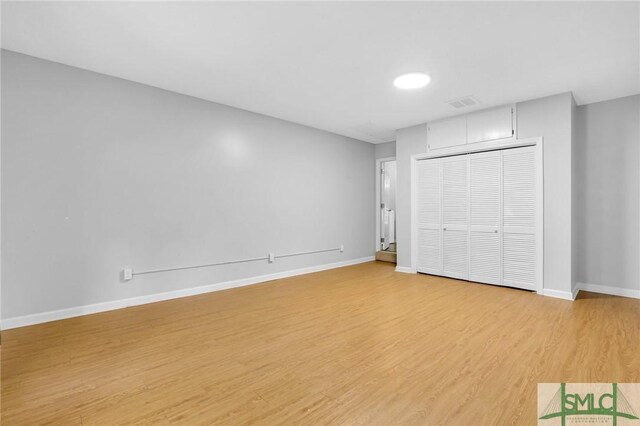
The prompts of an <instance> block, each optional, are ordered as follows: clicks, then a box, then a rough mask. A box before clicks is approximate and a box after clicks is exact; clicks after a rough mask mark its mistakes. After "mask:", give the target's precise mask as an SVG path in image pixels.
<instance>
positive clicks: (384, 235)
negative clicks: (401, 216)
mask: <svg viewBox="0 0 640 426" xmlns="http://www.w3.org/2000/svg"><path fill="white" fill-rule="evenodd" d="M396 176H397V168H396V161H395V160H392V161H385V162H383V163H382V164H381V170H380V246H381V248H382V250H388V249H389V248H390V247H389V245H390V244H394V243H395V242H396ZM394 251H395V250H394Z"/></svg>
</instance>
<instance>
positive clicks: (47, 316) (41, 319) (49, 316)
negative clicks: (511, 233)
mask: <svg viewBox="0 0 640 426" xmlns="http://www.w3.org/2000/svg"><path fill="white" fill-rule="evenodd" d="M373 260H375V256H367V257H361V258H358V259H350V260H344V261H341V262H335V263H326V264H323V265H317V266H309V267H306V268H299V269H292V270H289V271H282V272H276V273H273V274H267V275H259V276H255V277H249V278H240V279H237V280H233V281H224V282H219V283H215V284H209V285H204V286H198V287H190V288H185V289H180V290H173V291H168V292H164V293H155V294H149V295H145V296H137V297H131V298H128V299H119V300H112V301H109V302H101V303H95V304H91V305H83V306H75V307H72V308H66V309H60V310H56V311H48V312H41V313H38V314H31V315H24V316H19V317H13V318H6V319H3V320H2V330H9V329H12V328H18V327H26V326H29V325H35V324H42V323H45V322H50V321H58V320H62V319H67V318H74V317H79V316H83V315H91V314H97V313H100V312H107V311H113V310H116V309H123V308H128V307H131V306H139V305H145V304H148V303H155V302H163V301H166V300H172V299H179V298H181V297H188V296H195V295H198V294H204V293H212V292H215V291H220V290H227V289H231V288H237V287H244V286H248V285H252V284H259V283H263V282H266V281H272V280H277V279H282V278H288V277H294V276H297V275H304V274H310V273H312V272H320V271H326V270H328V269H335V268H341V267H344V266H351V265H357V264H360V263H366V262H371V261H373Z"/></svg>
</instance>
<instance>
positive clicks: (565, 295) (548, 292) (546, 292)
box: [538, 288, 577, 301]
mask: <svg viewBox="0 0 640 426" xmlns="http://www.w3.org/2000/svg"><path fill="white" fill-rule="evenodd" d="M538 294H542V295H543V296H548V297H555V298H556V299H563V300H570V301H573V300H574V299H575V296H574V293H573V292H572V291H565V290H553V289H551V288H543V289H542V292H539V293H538ZM576 294H577V292H576Z"/></svg>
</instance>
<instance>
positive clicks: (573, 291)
mask: <svg viewBox="0 0 640 426" xmlns="http://www.w3.org/2000/svg"><path fill="white" fill-rule="evenodd" d="M578 293H580V284H579V283H576V285H575V287H573V288H572V289H571V295H572V296H573V300H576V297H578Z"/></svg>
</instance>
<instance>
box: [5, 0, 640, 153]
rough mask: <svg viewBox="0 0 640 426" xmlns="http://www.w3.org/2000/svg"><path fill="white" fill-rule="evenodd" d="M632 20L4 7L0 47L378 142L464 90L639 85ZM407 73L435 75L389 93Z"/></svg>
mask: <svg viewBox="0 0 640 426" xmlns="http://www.w3.org/2000/svg"><path fill="white" fill-rule="evenodd" d="M639 21H640V3H637V2H626V3H595V2H566V3H565V2H561V3H558V2H555V3H554V2H545V3H528V2H512V3H507V2H496V3H482V2H474V3H462V2H454V3H435V2H432V3H404V2H403V3H392V2H353V3H346V2H322V3H320V2H313V3H311V2H302V3H280V2H279V3H269V2H259V3H242V2H235V3H221V2H216V3H207V2H188V3H187V2H182V3H181V2H138V3H135V2H50V1H49V2H3V3H2V46H3V48H6V49H9V50H13V51H17V52H22V53H26V54H29V55H33V56H37V57H40V58H45V59H49V60H52V61H56V62H61V63H64V64H68V65H73V66H76V67H80V68H85V69H88V70H92V71H97V72H101V73H104V74H109V75H113V76H117V77H121V78H125V79H128V80H133V81H137V82H140V83H145V84H149V85H152V86H157V87H160V88H163V89H167V90H172V91H175V92H179V93H184V94H187V95H192V96H196V97H199V98H203V99H208V100H211V101H215V102H219V103H223V104H227V105H232V106H235V107H238V108H243V109H247V110H250V111H255V112H259V113H263V114H266V115H270V116H273V117H278V118H282V119H285V120H290V121H293V122H296V123H301V124H306V125H309V126H313V127H317V128H320V129H325V130H329V131H332V132H335V133H339V134H342V135H346V136H351V137H354V138H357V139H361V140H366V141H369V142H373V143H378V142H383V141H388V140H393V139H394V130H395V129H397V128H401V127H406V126H410V125H414V124H419V123H422V122H425V121H427V120H432V119H435V118H440V117H444V116H448V115H455V114H458V113H460V112H462V111H460V110H455V109H454V108H453V107H451V106H449V105H447V104H446V103H445V102H446V101H448V100H451V99H454V98H458V97H462V96H466V95H474V96H475V97H476V98H478V99H479V100H480V101H481V102H482V104H481V105H479V106H476V107H472V108H474V109H479V108H486V107H489V106H493V105H498V104H503V103H509V102H515V101H520V100H526V99H531V98H536V97H541V96H545V95H551V94H555V93H559V92H564V91H569V90H571V91H573V93H574V96H575V98H576V101H577V102H578V103H579V104H582V103H592V102H596V101H600V100H605V99H611V98H617V97H621V96H626V95H631V94H635V93H640V25H639ZM409 71H423V72H426V73H428V74H429V75H431V78H432V81H431V84H430V85H429V86H427V87H426V88H424V89H420V90H417V91H400V90H397V89H395V88H394V87H393V85H392V81H393V79H394V78H395V77H396V76H397V75H398V74H401V73H404V72H409ZM470 109H471V108H470Z"/></svg>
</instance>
